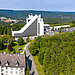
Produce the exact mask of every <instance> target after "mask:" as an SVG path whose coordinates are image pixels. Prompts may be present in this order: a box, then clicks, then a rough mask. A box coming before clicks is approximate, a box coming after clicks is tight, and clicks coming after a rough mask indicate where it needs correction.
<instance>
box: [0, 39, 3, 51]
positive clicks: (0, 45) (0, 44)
mask: <svg viewBox="0 0 75 75" xmlns="http://www.w3.org/2000/svg"><path fill="white" fill-rule="evenodd" d="M3 48H4V44H3V42H2V41H1V40H0V50H1V49H3Z"/></svg>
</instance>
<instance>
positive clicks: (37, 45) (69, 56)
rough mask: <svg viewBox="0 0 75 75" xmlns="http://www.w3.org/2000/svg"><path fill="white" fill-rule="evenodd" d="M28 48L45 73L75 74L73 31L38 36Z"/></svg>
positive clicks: (55, 74) (52, 74) (74, 34)
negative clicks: (36, 57)
mask: <svg viewBox="0 0 75 75" xmlns="http://www.w3.org/2000/svg"><path fill="white" fill-rule="evenodd" d="M29 50H30V52H31V54H32V55H33V56H38V61H39V62H40V64H41V65H42V66H43V70H44V72H45V74H46V75H75V32H72V33H69V32H67V33H61V34H57V35H54V36H45V37H43V38H42V37H40V36H39V37H38V38H36V39H35V40H34V41H32V42H31V45H30V47H29Z"/></svg>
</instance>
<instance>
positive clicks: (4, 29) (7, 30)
mask: <svg viewBox="0 0 75 75" xmlns="http://www.w3.org/2000/svg"><path fill="white" fill-rule="evenodd" d="M24 25H25V22H24V21H21V22H18V23H16V24H13V25H10V23H5V22H2V21H0V35H4V34H8V35H11V34H12V33H11V30H14V31H18V30H20V29H21V28H22V27H23V26H24Z"/></svg>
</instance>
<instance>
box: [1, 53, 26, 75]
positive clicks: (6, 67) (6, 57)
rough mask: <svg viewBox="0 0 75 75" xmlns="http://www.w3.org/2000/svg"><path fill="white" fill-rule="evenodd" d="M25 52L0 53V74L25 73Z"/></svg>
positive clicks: (20, 74) (19, 74)
mask: <svg viewBox="0 0 75 75" xmlns="http://www.w3.org/2000/svg"><path fill="white" fill-rule="evenodd" d="M25 62H26V60H25V54H6V53H0V75H25V68H26V65H25Z"/></svg>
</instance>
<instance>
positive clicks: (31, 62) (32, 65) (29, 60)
mask: <svg viewBox="0 0 75 75" xmlns="http://www.w3.org/2000/svg"><path fill="white" fill-rule="evenodd" d="M28 47H29V43H28V44H27V45H26V46H25V47H24V50H25V51H26V56H27V65H28V66H29V69H30V73H31V75H37V70H36V66H35V63H34V60H33V57H32V55H31V54H30V52H29V50H28Z"/></svg>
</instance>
